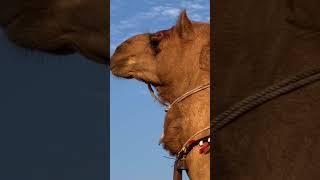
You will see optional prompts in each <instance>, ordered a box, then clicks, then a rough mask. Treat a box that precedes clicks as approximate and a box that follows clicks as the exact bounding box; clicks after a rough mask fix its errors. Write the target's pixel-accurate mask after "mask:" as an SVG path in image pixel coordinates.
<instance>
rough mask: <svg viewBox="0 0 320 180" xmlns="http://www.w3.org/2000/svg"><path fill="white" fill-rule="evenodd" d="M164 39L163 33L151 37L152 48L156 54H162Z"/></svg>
mask: <svg viewBox="0 0 320 180" xmlns="http://www.w3.org/2000/svg"><path fill="white" fill-rule="evenodd" d="M161 39H162V33H161V34H160V33H156V34H153V35H151V36H150V46H151V48H152V49H153V50H154V52H155V54H158V53H159V52H160V48H159V45H160V42H161Z"/></svg>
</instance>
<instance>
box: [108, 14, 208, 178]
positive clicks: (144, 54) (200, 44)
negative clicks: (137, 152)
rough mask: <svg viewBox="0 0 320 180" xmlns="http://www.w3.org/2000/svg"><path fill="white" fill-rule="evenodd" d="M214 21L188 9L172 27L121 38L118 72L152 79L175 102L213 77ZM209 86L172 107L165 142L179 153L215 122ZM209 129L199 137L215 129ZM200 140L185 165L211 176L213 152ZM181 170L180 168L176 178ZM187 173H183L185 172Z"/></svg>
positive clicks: (193, 173) (192, 172)
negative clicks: (192, 14) (190, 14)
mask: <svg viewBox="0 0 320 180" xmlns="http://www.w3.org/2000/svg"><path fill="white" fill-rule="evenodd" d="M209 52H210V25H209V24H208V23H201V22H192V21H191V20H190V19H189V18H188V16H187V13H186V11H182V12H181V14H180V16H179V18H178V20H177V23H176V24H175V25H174V26H173V27H171V28H170V29H166V30H161V31H158V32H156V33H145V34H139V35H136V36H133V37H131V38H129V39H127V40H126V41H124V42H123V43H121V44H120V45H119V46H118V47H117V48H116V50H115V52H114V54H113V56H112V57H111V61H110V68H111V71H112V73H113V75H115V76H118V77H122V78H126V79H136V80H138V81H141V82H144V83H146V84H151V85H152V86H154V87H155V89H156V90H157V92H158V96H159V97H158V98H157V99H158V100H159V101H160V102H161V103H172V102H173V101H174V100H175V99H177V98H178V97H181V95H183V94H185V93H186V92H187V91H190V90H192V89H195V88H196V87H199V86H203V85H204V84H207V83H210V66H209V65H210V62H209ZM209 101H210V92H209V88H207V89H204V90H202V91H199V92H197V93H194V94H192V95H190V96H189V97H187V98H185V99H184V100H183V101H180V102H178V103H175V104H174V105H172V106H171V108H170V109H169V110H168V111H167V114H166V117H165V122H164V133H163V136H162V138H161V143H162V145H163V147H164V148H165V149H166V150H168V151H169V153H170V154H171V155H174V156H177V155H178V154H179V152H180V150H181V148H182V147H183V144H184V143H186V141H187V140H188V138H190V137H192V136H193V135H194V134H195V133H196V132H198V131H199V130H201V129H204V128H206V127H208V126H209V124H210V106H209ZM209 133H210V132H209V130H207V131H204V132H203V133H201V134H199V136H198V137H197V138H201V137H204V136H206V135H209ZM200 148H201V145H197V146H195V147H194V148H193V149H192V150H191V151H190V153H189V154H188V155H187V156H186V160H185V166H186V167H187V168H188V176H189V178H190V179H192V180H209V179H210V153H209V152H208V153H199V149H200ZM177 177H178V175H176V174H175V178H177ZM179 178H181V177H179Z"/></svg>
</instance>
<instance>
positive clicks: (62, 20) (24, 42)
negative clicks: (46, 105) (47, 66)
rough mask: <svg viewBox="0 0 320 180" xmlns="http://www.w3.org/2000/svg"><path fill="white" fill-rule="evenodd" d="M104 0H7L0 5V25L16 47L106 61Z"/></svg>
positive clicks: (106, 44) (106, 7)
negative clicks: (75, 53)
mask: <svg viewBox="0 0 320 180" xmlns="http://www.w3.org/2000/svg"><path fill="white" fill-rule="evenodd" d="M107 11H109V3H107V1H104V0H95V1H91V0H83V1H76V0H67V1H66V0H45V1H43V0H28V1H25V0H8V1H5V2H3V3H1V6H0V27H1V28H2V29H3V30H4V31H5V32H6V34H7V36H8V38H9V39H10V40H11V41H13V42H14V43H16V44H17V45H19V46H22V47H25V48H28V49H36V50H41V51H45V52H49V53H54V54H70V53H74V52H78V53H81V54H82V55H83V56H85V57H87V58H88V59H90V60H93V61H95V62H98V63H102V64H106V63H109V48H108V47H109V44H108V43H107V42H108V39H109V36H108V33H107V29H108V28H107V23H108V21H109V18H107V14H109V12H107Z"/></svg>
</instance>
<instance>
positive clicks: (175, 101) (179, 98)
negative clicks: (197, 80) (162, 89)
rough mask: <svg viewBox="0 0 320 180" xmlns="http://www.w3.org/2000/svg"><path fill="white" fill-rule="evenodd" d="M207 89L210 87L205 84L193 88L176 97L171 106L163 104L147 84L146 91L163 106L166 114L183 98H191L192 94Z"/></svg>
mask: <svg viewBox="0 0 320 180" xmlns="http://www.w3.org/2000/svg"><path fill="white" fill-rule="evenodd" d="M209 87H210V83H208V84H205V85H202V86H199V87H197V88H195V89H192V90H190V91H188V92H186V93H184V94H183V95H181V96H180V97H178V98H177V99H175V100H174V101H173V102H172V103H171V104H168V103H165V102H164V101H163V100H161V99H160V98H158V97H157V96H156V95H155V94H154V91H153V89H152V86H151V84H148V89H149V91H150V94H151V96H152V97H153V98H155V99H156V100H157V101H158V102H159V103H160V104H161V105H163V106H165V112H168V111H169V110H170V109H171V108H172V106H173V105H174V104H176V103H178V102H180V101H182V100H184V99H185V98H187V97H189V96H191V95H192V94H194V93H197V92H199V91H202V90H204V89H207V88H209Z"/></svg>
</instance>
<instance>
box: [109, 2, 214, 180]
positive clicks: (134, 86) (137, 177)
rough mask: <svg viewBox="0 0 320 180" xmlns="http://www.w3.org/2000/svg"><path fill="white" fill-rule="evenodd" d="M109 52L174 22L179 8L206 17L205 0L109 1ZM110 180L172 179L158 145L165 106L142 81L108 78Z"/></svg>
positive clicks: (201, 18)
mask: <svg viewBox="0 0 320 180" xmlns="http://www.w3.org/2000/svg"><path fill="white" fill-rule="evenodd" d="M110 4H111V17H110V18H111V22H110V32H111V34H110V38H111V39H110V41H111V47H110V48H111V54H112V53H113V52H114V50H115V48H116V47H117V45H119V44H120V43H121V42H123V41H124V40H126V39H127V38H129V37H131V36H133V35H136V34H140V33H146V32H156V31H158V30H161V29H168V28H170V27H171V26H173V25H174V24H175V22H176V20H177V17H178V15H179V13H180V12H181V10H182V9H186V10H187V13H188V15H189V17H190V18H191V20H194V21H202V22H209V18H210V1H209V0H153V1H150V0H135V1H132V0H111V1H110ZM110 113H111V114H110V119H111V123H110V125H111V132H110V133H111V140H110V141H111V144H110V145H111V149H110V150H111V154H110V155H111V161H110V164H111V180H150V179H152V180H164V179H171V178H172V172H173V163H174V160H171V159H167V158H165V157H163V156H168V153H167V152H166V151H165V150H163V149H162V147H161V146H159V145H158V141H159V139H160V136H161V134H162V131H163V122H164V117H165V113H164V109H163V108H162V107H161V106H160V105H159V104H158V103H157V102H155V101H154V100H153V98H152V97H151V96H150V94H149V91H148V88H147V86H146V85H145V84H143V83H141V82H138V81H136V80H124V79H119V78H116V77H114V76H111V77H110Z"/></svg>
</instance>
